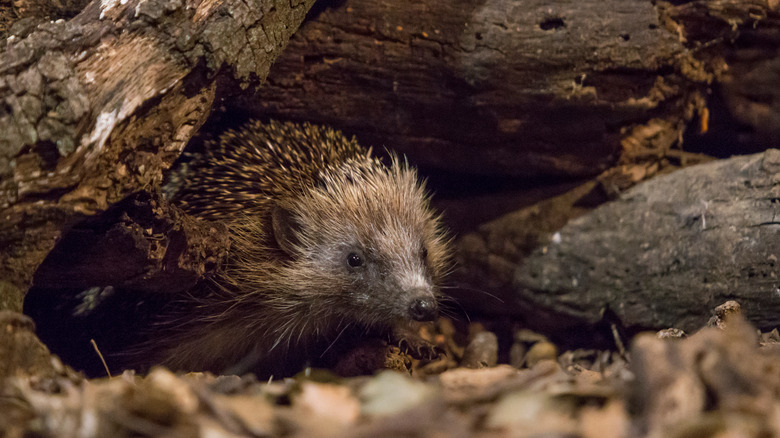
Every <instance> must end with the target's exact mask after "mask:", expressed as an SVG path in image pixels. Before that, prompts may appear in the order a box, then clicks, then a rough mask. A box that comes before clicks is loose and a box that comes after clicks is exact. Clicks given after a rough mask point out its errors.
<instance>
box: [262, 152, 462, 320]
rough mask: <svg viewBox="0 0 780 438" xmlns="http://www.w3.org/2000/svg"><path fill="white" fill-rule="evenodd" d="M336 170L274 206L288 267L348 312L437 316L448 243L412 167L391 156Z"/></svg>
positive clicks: (356, 316)
mask: <svg viewBox="0 0 780 438" xmlns="http://www.w3.org/2000/svg"><path fill="white" fill-rule="evenodd" d="M353 167H354V166H353ZM352 170H354V169H352ZM336 174H337V175H338V176H337V177H336V176H333V177H329V179H326V180H325V184H323V187H318V188H316V189H314V190H312V191H311V193H308V194H307V195H306V196H304V197H303V198H302V199H299V200H298V202H296V203H295V204H291V207H290V208H278V209H276V210H275V212H274V214H273V223H274V235H275V237H276V239H277V242H278V243H279V245H280V247H281V248H282V249H284V250H285V251H286V252H288V254H290V256H291V259H292V261H291V267H295V268H297V270H298V272H300V273H301V275H305V276H306V277H307V278H303V279H302V281H303V282H304V283H307V284H309V285H310V286H311V287H312V288H313V289H314V290H312V291H311V294H312V296H313V297H315V296H316V297H320V298H322V299H323V305H327V306H329V310H331V311H334V312H337V313H342V315H340V316H341V317H342V318H344V319H346V320H355V321H360V322H362V323H364V324H367V325H375V324H388V325H389V324H393V323H395V322H397V321H399V320H416V321H429V320H432V319H434V317H435V316H436V314H437V311H438V300H437V295H438V286H439V283H440V281H441V278H442V276H443V275H444V272H443V271H444V270H445V266H446V263H447V260H446V257H447V256H448V255H449V250H448V248H447V247H446V242H445V241H444V239H443V238H442V232H441V229H440V224H439V219H438V217H437V216H436V215H435V214H434V213H433V212H432V211H431V209H430V207H429V205H428V198H427V196H426V194H425V192H424V189H423V187H422V186H421V185H420V184H419V183H418V182H417V178H416V174H415V172H414V171H413V170H410V169H408V168H406V167H405V166H401V165H399V164H398V163H394V164H393V166H392V167H391V168H389V169H386V168H384V167H377V165H376V164H372V165H371V166H368V167H367V168H366V169H363V170H362V171H361V172H356V173H352V174H345V172H337V173H336Z"/></svg>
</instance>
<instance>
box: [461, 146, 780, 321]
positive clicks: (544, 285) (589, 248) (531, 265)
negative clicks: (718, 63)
mask: <svg viewBox="0 0 780 438" xmlns="http://www.w3.org/2000/svg"><path fill="white" fill-rule="evenodd" d="M778 178H780V151H778V150H775V149H771V150H768V151H766V152H765V153H762V154H756V155H749V156H743V157H736V158H732V159H729V160H720V161H716V162H713V163H708V164H703V165H699V166H693V167H690V168H687V169H683V170H679V171H677V172H674V173H672V174H670V175H665V176H662V177H658V178H654V179H653V180H651V181H648V182H645V183H643V184H640V185H639V186H637V187H635V188H633V189H631V190H630V191H628V192H627V193H625V194H624V196H622V197H621V199H619V200H617V201H614V202H611V203H608V204H605V205H603V206H601V207H599V208H597V209H596V210H594V211H592V212H591V213H589V214H586V215H584V216H582V217H580V218H578V219H575V220H573V221H571V222H569V223H568V224H567V225H566V226H564V227H563V228H561V229H560V231H557V232H551V234H550V235H549V237H548V240H547V241H546V242H542V245H540V247H539V248H538V249H536V250H534V251H533V252H532V253H531V254H530V255H529V256H527V257H525V256H524V255H523V245H524V244H525V241H523V240H522V239H521V238H520V237H519V236H522V235H523V230H522V229H521V227H522V224H523V219H522V218H519V216H520V215H522V214H523V213H522V212H519V213H515V214H512V215H507V216H506V217H504V218H501V219H500V220H497V221H495V222H493V223H491V224H488V225H485V226H484V227H483V228H482V229H481V230H480V232H479V233H475V234H472V235H469V236H466V237H465V238H464V239H463V240H462V241H461V247H462V250H463V251H462V254H463V257H464V259H463V260H462V263H463V264H464V265H465V266H466V267H467V268H466V272H467V273H468V275H470V278H468V280H467V281H468V282H469V283H471V284H479V285H483V287H485V288H486V289H487V291H489V292H490V293H493V294H495V295H497V296H498V298H499V299H502V300H503V302H500V303H499V302H498V301H497V302H495V303H492V304H493V307H494V310H495V308H499V307H500V308H501V309H502V311H503V312H510V313H514V314H516V315H519V316H522V317H523V319H525V320H526V321H527V322H528V323H529V324H530V325H531V326H536V327H543V328H547V329H552V330H554V331H557V332H558V333H563V332H566V330H567V329H568V328H569V327H571V326H574V325H588V326H593V325H594V324H596V323H598V322H600V321H602V320H603V319H605V315H606V318H607V319H611V321H610V322H612V323H616V324H618V325H619V326H621V327H624V328H628V329H629V330H631V331H633V330H640V329H656V330H657V329H663V328H668V327H675V328H680V329H683V330H686V331H689V330H694V329H697V328H699V327H701V326H702V325H704V323H705V322H706V321H707V319H708V318H709V316H710V313H709V312H710V309H712V308H713V307H715V306H717V305H719V304H721V303H723V302H725V301H727V300H736V301H737V302H739V303H740V304H741V305H742V309H743V312H744V314H745V315H746V317H747V318H749V319H750V320H751V321H753V322H754V323H755V324H756V325H757V326H758V327H760V328H765V329H771V328H774V327H777V326H778V325H780V293H778V284H780V283H778V281H779V280H778V275H780V269H779V268H778V248H780V234H778V224H780V221H778V219H777V218H778V217H780V208H779V207H778V204H777V200H778V198H779V197H780V187H778V184H777V181H778ZM475 301H476V300H475ZM479 301H480V302H483V303H489V302H490V300H486V299H484V298H481V297H480V300H479ZM472 304H476V303H472ZM483 307H484V306H483ZM605 312H606V313H605ZM569 336H571V333H569Z"/></svg>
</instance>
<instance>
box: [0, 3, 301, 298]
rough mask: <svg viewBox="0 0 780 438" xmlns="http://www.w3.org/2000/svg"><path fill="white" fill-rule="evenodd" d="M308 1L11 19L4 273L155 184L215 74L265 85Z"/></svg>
mask: <svg viewBox="0 0 780 438" xmlns="http://www.w3.org/2000/svg"><path fill="white" fill-rule="evenodd" d="M312 3H313V0H301V1H295V0H294V1H290V2H287V1H262V0H248V1H247V0H241V1H239V0H121V1H120V0H108V1H107V0H101V1H97V0H95V1H92V2H91V3H89V4H88V5H87V6H86V7H85V8H84V9H83V10H82V11H81V12H80V13H79V14H78V15H77V16H75V17H74V18H73V19H71V20H69V21H63V20H58V21H55V22H46V23H44V24H40V25H38V26H35V27H29V26H27V27H25V26H17V27H14V26H12V27H11V30H12V31H17V32H18V34H14V35H11V36H10V37H8V38H7V39H4V40H3V43H2V46H0V59H2V60H3V62H2V64H0V102H1V104H0V132H2V133H3V135H2V136H0V217H2V222H1V225H0V248H3V251H2V252H0V278H3V279H4V280H5V281H6V282H9V283H11V284H12V285H14V286H15V287H17V288H19V290H24V289H25V288H26V287H27V286H28V285H29V283H30V280H31V278H32V274H33V272H34V271H35V268H36V267H37V266H38V264H40V262H41V261H42V260H43V258H44V257H45V256H46V254H47V253H48V252H49V251H50V250H51V249H52V247H53V246H54V244H55V243H56V242H57V240H58V239H59V238H60V237H61V236H62V234H63V231H64V230H66V229H68V228H69V227H71V226H72V225H73V224H74V223H76V222H78V221H80V220H82V219H83V218H85V217H87V216H90V215H94V214H95V213H98V212H101V211H104V210H106V209H107V208H108V207H109V206H111V205H112V204H114V203H116V202H117V201H119V200H121V199H123V198H124V197H126V196H127V195H129V194H131V193H134V192H137V191H139V190H142V189H147V188H151V187H154V186H157V185H159V184H160V182H161V180H162V175H163V171H164V170H165V169H167V168H168V167H169V166H170V165H171V163H172V162H173V161H174V160H175V159H176V158H177V157H178V156H179V154H180V152H181V150H182V149H183V148H184V146H185V145H186V144H187V142H188V141H189V139H190V138H191V137H192V136H193V134H194V133H195V132H197V131H198V128H199V127H200V126H201V124H202V123H203V122H204V121H205V119H206V117H207V116H208V115H209V112H210V110H211V107H212V103H213V101H214V99H215V95H216V92H217V82H218V81H219V83H220V87H222V86H224V88H225V89H227V90H230V89H238V88H239V87H240V88H248V87H254V86H257V85H258V84H259V83H261V82H262V81H263V80H264V78H265V77H266V75H267V74H268V71H269V68H270V66H271V64H272V63H273V61H274V60H275V59H276V57H277V56H278V55H279V53H280V52H281V50H282V49H283V48H284V46H285V45H286V43H287V40H288V39H289V37H290V36H291V35H292V33H293V32H294V31H295V30H296V29H297V27H298V26H299V24H300V23H301V22H302V20H303V19H304V16H305V14H306V13H307V11H308V9H309V8H310V7H311V5H312ZM222 95H223V96H225V95H226V94H225V93H223V94H222ZM202 231H203V233H204V235H208V230H207V229H205V228H204V230H202ZM196 240H197V239H196ZM149 256H150V260H153V259H154V257H155V256H154V255H153V254H150V255H149Z"/></svg>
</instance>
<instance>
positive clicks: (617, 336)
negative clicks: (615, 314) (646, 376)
mask: <svg viewBox="0 0 780 438" xmlns="http://www.w3.org/2000/svg"><path fill="white" fill-rule="evenodd" d="M610 326H611V328H612V337H613V338H614V339H615V345H616V346H617V349H618V354H620V357H622V358H623V359H626V358H627V354H626V347H625V345H623V340H622V339H620V333H618V329H617V326H616V325H615V324H614V323H613V324H610Z"/></svg>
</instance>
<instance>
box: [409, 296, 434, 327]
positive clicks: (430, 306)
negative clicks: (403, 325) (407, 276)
mask: <svg viewBox="0 0 780 438" xmlns="http://www.w3.org/2000/svg"><path fill="white" fill-rule="evenodd" d="M438 314H439V306H438V304H437V303H436V298H434V297H433V296H432V295H431V294H430V293H428V292H427V291H425V290H421V291H418V292H417V293H416V294H414V295H413V298H412V300H411V302H410V303H409V316H410V317H411V318H412V319H413V320H415V321H433V320H434V319H436V316H437V315H438Z"/></svg>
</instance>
